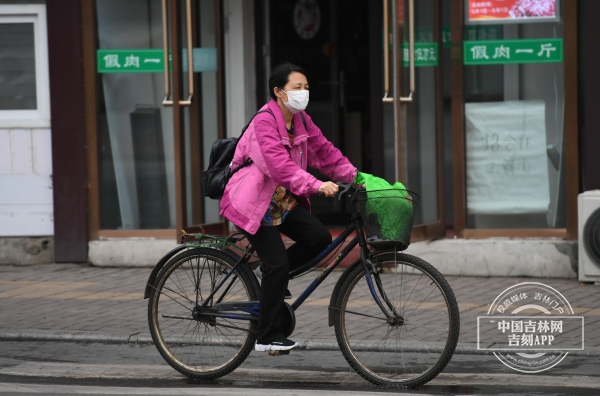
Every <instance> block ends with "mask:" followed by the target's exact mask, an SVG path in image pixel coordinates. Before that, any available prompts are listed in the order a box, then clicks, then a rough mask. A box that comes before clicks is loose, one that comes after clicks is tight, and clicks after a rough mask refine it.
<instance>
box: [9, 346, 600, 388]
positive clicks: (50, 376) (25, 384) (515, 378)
mask: <svg viewBox="0 0 600 396" xmlns="http://www.w3.org/2000/svg"><path fill="white" fill-rule="evenodd" d="M597 363H598V358H597V357H586V356H567V357H566V358H565V360H564V361H563V362H561V363H560V364H559V365H558V366H556V367H554V368H552V369H551V370H549V371H546V372H543V373H539V374H529V375H526V374H520V373H517V372H515V371H512V370H510V369H508V368H506V367H505V366H504V365H502V364H501V363H500V362H499V361H498V360H496V358H495V357H494V356H493V355H466V354H455V355H454V357H453V359H452V361H451V362H450V363H449V365H448V366H447V368H446V370H444V372H443V373H442V374H440V375H439V376H438V377H437V378H436V379H435V380H433V381H432V382H430V383H429V384H428V385H425V386H423V387H421V388H420V389H417V390H413V391H406V392H399V393H403V394H418V395H439V394H442V395H456V394H494V395H514V394H528V395H537V394H539V395H597V394H599V393H600V372H599V371H598V367H597ZM275 389H277V394H280V395H298V396H305V395H306V396H308V395H319V396H326V395H338V394H339V395H341V394H348V393H355V394H360V395H363V394H364V395H370V394H381V393H389V392H393V393H398V391H397V390H394V391H391V390H385V389H377V388H375V387H374V386H373V385H371V384H370V383H368V382H366V381H364V380H363V379H362V378H361V377H359V376H358V375H357V374H355V373H354V372H353V371H351V369H350V368H349V366H348V364H347V363H346V361H345V360H344V358H343V356H342V355H341V353H340V352H339V351H332V352H327V351H310V350H304V351H293V352H292V353H291V354H290V355H288V356H278V357H272V356H268V355H266V354H259V353H257V352H253V353H252V354H251V355H250V356H249V357H248V359H247V360H246V361H245V362H244V363H243V364H242V366H240V367H239V368H238V369H237V370H236V371H234V372H233V373H231V374H229V375H227V376H225V377H223V378H221V379H218V380H215V381H211V382H194V381H189V380H187V379H186V378H184V377H183V376H181V375H180V374H179V373H177V372H175V371H174V370H173V369H172V368H171V367H170V366H168V365H167V364H166V363H165V362H164V361H163V360H162V358H161V357H160V355H159V354H158V352H157V351H156V349H155V348H154V346H153V345H141V344H100V343H72V342H18V341H11V342H8V341H5V342H0V394H2V395H4V394H15V395H26V394H31V395H34V394H35V395H39V394H43V395H54V394H56V395H71V394H87V395H261V396H263V395H264V394H265V392H266V391H268V390H275Z"/></svg>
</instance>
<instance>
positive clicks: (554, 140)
mask: <svg viewBox="0 0 600 396" xmlns="http://www.w3.org/2000/svg"><path fill="white" fill-rule="evenodd" d="M513 18H514V17H513ZM535 22H537V23H531V22H528V23H514V21H513V23H506V24H501V23H498V24H477V23H474V24H470V25H469V24H467V26H465V32H464V38H465V43H464V47H463V48H464V63H465V67H464V73H465V75H464V98H465V108H464V111H465V134H466V140H465V157H466V158H465V160H466V181H467V182H466V197H467V227H468V228H476V229H515V228H529V229H531V228H565V226H566V223H565V210H566V206H565V159H564V144H563V143H564V141H563V135H564V120H563V114H564V111H563V108H564V66H563V58H562V51H563V48H562V38H563V24H562V22H560V21H558V22H557V21H549V22H547V21H544V22H540V21H535Z"/></svg>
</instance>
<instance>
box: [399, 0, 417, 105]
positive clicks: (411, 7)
mask: <svg viewBox="0 0 600 396" xmlns="http://www.w3.org/2000/svg"><path fill="white" fill-rule="evenodd" d="M408 23H409V30H408V77H409V91H410V92H409V93H408V96H405V97H402V96H401V97H400V102H402V103H410V102H412V101H413V94H414V93H415V0H408Z"/></svg>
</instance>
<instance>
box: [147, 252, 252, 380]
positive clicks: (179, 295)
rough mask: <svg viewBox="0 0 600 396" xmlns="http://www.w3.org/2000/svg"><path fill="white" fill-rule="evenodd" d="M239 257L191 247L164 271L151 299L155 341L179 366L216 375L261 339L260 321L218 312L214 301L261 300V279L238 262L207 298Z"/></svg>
mask: <svg viewBox="0 0 600 396" xmlns="http://www.w3.org/2000/svg"><path fill="white" fill-rule="evenodd" d="M235 263H236V260H235V259H234V258H232V257H231V256H230V255H228V254H226V253H224V252H222V251H219V250H216V249H207V248H200V249H191V250H188V251H184V252H183V253H180V254H178V255H177V256H175V257H173V258H172V259H171V260H170V261H169V262H168V263H167V264H166V265H165V266H164V268H163V269H162V270H161V271H160V273H159V274H158V276H157V278H156V282H155V283H154V287H153V290H152V293H151V294H150V299H149V301H148V323H149V326H150V333H151V334H152V339H153V340H154V345H156V348H157V349H158V351H159V352H160V354H161V355H162V357H163V358H164V359H165V360H166V361H167V363H169V364H170V365H171V366H172V367H173V368H174V369H175V370H177V371H179V372H180V373H182V374H184V375H186V376H188V377H190V378H195V379H203V380H210V379H214V378H218V377H221V376H223V375H226V374H228V373H230V372H231V371H233V370H234V369H235V368H237V367H238V366H239V365H240V364H241V363H242V362H243V361H244V359H246V357H247V356H248V354H249V353H250V351H251V350H252V349H253V347H254V343H255V341H256V334H255V328H256V322H255V321H249V320H243V319H240V320H235V319H230V318H221V317H214V316H210V315H207V314H210V313H215V311H214V310H213V309H212V306H213V304H214V303H217V302H219V303H231V302H245V301H258V298H259V297H258V292H257V290H256V283H257V282H256V279H255V278H253V277H254V275H253V274H252V273H251V272H250V270H249V269H248V268H247V267H246V266H238V267H237V268H236V271H235V272H234V273H233V274H232V275H231V277H230V278H229V279H228V280H227V281H226V282H225V283H224V284H223V286H222V287H221V288H220V289H219V290H218V291H217V293H216V294H215V295H214V297H213V298H212V299H211V301H210V303H209V304H207V306H206V307H205V308H202V305H203V303H204V302H205V300H206V298H207V297H208V296H209V295H210V294H211V292H212V291H213V290H214V289H215V288H216V287H217V286H218V285H219V284H220V282H221V280H222V279H223V277H224V276H225V275H226V274H227V273H228V272H229V271H230V270H231V268H233V266H234V265H235Z"/></svg>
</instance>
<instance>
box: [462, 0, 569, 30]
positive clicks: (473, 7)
mask: <svg viewBox="0 0 600 396" xmlns="http://www.w3.org/2000/svg"><path fill="white" fill-rule="evenodd" d="M559 2H560V0H466V2H465V7H466V10H465V14H466V15H465V16H466V18H465V19H466V23H467V24H485V23H494V24H498V23H530V22H551V21H558V20H559V19H560V18H559V5H560V4H559Z"/></svg>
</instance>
